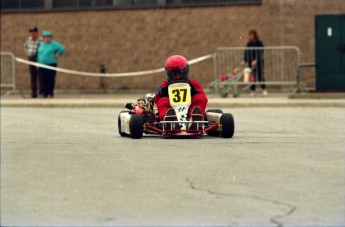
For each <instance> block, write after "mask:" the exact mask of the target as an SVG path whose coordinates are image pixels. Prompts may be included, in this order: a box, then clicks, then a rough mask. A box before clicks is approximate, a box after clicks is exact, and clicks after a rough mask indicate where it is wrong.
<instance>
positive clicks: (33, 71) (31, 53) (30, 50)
mask: <svg viewBox="0 0 345 227" xmlns="http://www.w3.org/2000/svg"><path fill="white" fill-rule="evenodd" d="M29 32H30V36H29V37H28V38H27V39H26V41H25V43H24V50H25V53H26V56H27V57H28V60H29V61H33V62H37V49H38V47H39V45H40V43H41V42H42V37H40V36H39V35H38V28H37V27H36V26H33V27H31V28H30V29H29ZM29 72H30V77H31V97H32V98H37V82H38V84H39V94H40V95H42V94H43V86H42V80H41V78H40V77H39V75H38V70H37V67H36V66H33V65H29Z"/></svg>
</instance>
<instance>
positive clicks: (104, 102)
mask: <svg viewBox="0 0 345 227" xmlns="http://www.w3.org/2000/svg"><path fill="white" fill-rule="evenodd" d="M140 96H141V94H131V93H128V94H57V95H56V97H55V98H53V99H43V98H38V99H31V98H28V97H27V98H23V97H21V96H20V95H19V94H13V95H9V96H7V97H4V98H3V97H2V98H1V102H0V103H1V107H111V108H123V107H124V105H125V103H127V102H136V99H137V98H139V97H140ZM208 99H209V103H208V107H209V108H235V107H337V108H344V107H345V99H305V98H304V99H289V97H288V94H280V93H272V94H269V95H268V96H267V97H264V96H262V95H257V96H256V97H249V96H248V95H246V94H243V95H241V96H240V97H238V98H233V97H228V98H221V97H219V96H215V95H208Z"/></svg>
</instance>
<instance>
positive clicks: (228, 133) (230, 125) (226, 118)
mask: <svg viewBox="0 0 345 227" xmlns="http://www.w3.org/2000/svg"><path fill="white" fill-rule="evenodd" d="M220 123H221V125H222V132H221V136H222V137H223V138H232V136H233V135H234V132H235V121H234V117H233V116H232V114H229V113H225V114H223V115H222V116H221V118H220Z"/></svg>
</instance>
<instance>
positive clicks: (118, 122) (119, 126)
mask: <svg viewBox="0 0 345 227" xmlns="http://www.w3.org/2000/svg"><path fill="white" fill-rule="evenodd" d="M128 112H129V111H121V112H120V113H119V116H118V118H117V129H118V130H119V134H120V136H122V137H128V135H127V134H126V133H123V132H121V118H120V115H121V113H128Z"/></svg>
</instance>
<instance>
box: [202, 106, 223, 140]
mask: <svg viewBox="0 0 345 227" xmlns="http://www.w3.org/2000/svg"><path fill="white" fill-rule="evenodd" d="M206 113H220V114H222V113H223V110H221V109H208V110H207V111H206ZM205 120H206V121H207V118H206V116H205ZM206 134H207V135H208V136H220V134H221V131H220V130H217V129H216V130H212V131H208V132H206Z"/></svg>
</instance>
